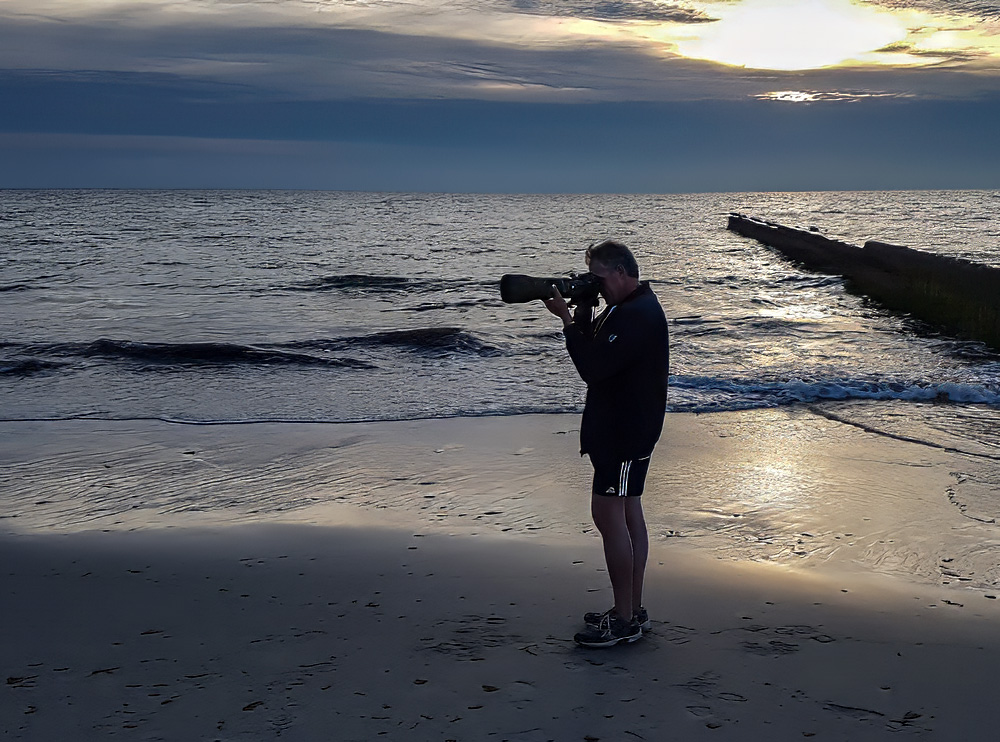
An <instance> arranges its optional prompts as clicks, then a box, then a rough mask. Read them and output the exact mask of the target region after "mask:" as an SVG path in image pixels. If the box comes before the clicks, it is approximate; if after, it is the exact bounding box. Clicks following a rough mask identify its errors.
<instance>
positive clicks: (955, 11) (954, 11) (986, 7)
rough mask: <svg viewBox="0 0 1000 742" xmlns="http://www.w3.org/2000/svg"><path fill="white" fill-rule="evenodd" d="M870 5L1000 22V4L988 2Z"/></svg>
mask: <svg viewBox="0 0 1000 742" xmlns="http://www.w3.org/2000/svg"><path fill="white" fill-rule="evenodd" d="M868 3H869V4H870V5H881V6H882V7H885V8H914V9H917V10H926V11H928V12H930V13H935V14H939V15H964V16H970V17H972V18H983V19H986V20H1000V3H996V2H987V0H868Z"/></svg>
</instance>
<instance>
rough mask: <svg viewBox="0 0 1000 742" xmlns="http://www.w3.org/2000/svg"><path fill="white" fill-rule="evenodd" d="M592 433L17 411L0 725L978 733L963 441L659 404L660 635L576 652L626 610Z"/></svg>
mask: <svg viewBox="0 0 1000 742" xmlns="http://www.w3.org/2000/svg"><path fill="white" fill-rule="evenodd" d="M577 425H578V418H577V417H576V416H572V415H551V416H548V415H541V416H525V417H519V418H490V419H488V420H483V419H477V420H470V419H468V418H465V419H454V418H452V419H441V420H428V421H416V422H414V421H410V422H406V423H376V424H361V425H360V426H359V424H345V425H323V426H316V425H289V424H277V425H271V426H253V427H252V428H251V427H246V426H242V427H237V426H228V427H225V426H224V427H215V426H213V427H210V428H205V427H198V428H191V427H189V426H183V427H178V426H171V425H167V424H163V423H149V422H146V423H142V424H136V423H109V422H96V421H87V422H81V421H77V422H72V423H68V422H67V423H37V424H27V423H25V424H17V425H12V424H0V433H2V434H4V435H5V441H9V444H8V445H6V446H5V448H4V450H3V451H2V452H0V469H2V471H4V473H5V478H4V481H3V482H0V507H2V511H0V516H2V517H0V563H3V564H4V565H5V566H4V567H3V568H0V590H2V591H3V594H4V595H5V596H7V602H6V603H5V608H6V611H5V621H4V628H5V630H4V631H3V632H0V658H2V660H0V662H2V670H3V671H4V672H5V676H4V677H5V678H6V679H7V681H6V685H5V686H4V687H0V712H2V715H3V718H4V719H6V720H9V721H7V722H5V731H6V732H7V734H8V736H9V737H10V738H11V739H22V740H33V739H53V738H72V739H83V740H86V739H98V738H104V737H106V736H107V735H108V734H111V733H123V734H130V735H133V736H135V735H139V736H141V737H142V738H143V739H219V740H237V739H264V738H271V737H275V736H278V735H279V734H280V736H282V737H283V738H286V739H292V740H313V739H316V738H322V737H327V736H330V735H331V734H334V735H336V737H337V738H338V739H343V740H369V739H373V738H376V737H378V736H386V737H388V738H390V739H393V738H396V739H414V738H427V739H469V740H471V739H497V740H501V739H510V740H525V741H527V742H533V741H534V740H549V739H554V740H563V739H586V738H591V739H593V738H598V739H627V738H631V737H633V736H634V737H636V738H640V739H659V738H662V736H663V734H664V733H666V730H670V733H671V734H675V735H676V736H677V737H678V738H680V739H702V738H706V739H707V738H709V737H711V738H712V739H732V740H747V739H764V738H768V739H799V738H802V737H816V738H819V739H838V740H839V739H852V740H880V739H884V738H885V736H886V734H888V733H889V732H895V733H907V734H915V735H917V736H923V737H931V738H938V736H942V737H947V738H955V739H967V740H973V741H977V740H984V741H985V740H988V739H990V740H991V739H993V737H994V736H995V729H993V726H992V725H993V719H992V703H993V702H992V696H993V695H994V694H993V691H992V687H993V683H992V678H993V675H994V672H995V667H996V665H997V662H998V661H1000V638H998V637H997V633H996V631H995V627H996V625H997V622H998V620H1000V600H998V599H997V596H998V595H1000V592H998V590H997V587H998V586H1000V581H998V580H997V579H995V578H994V577H993V576H992V574H993V573H991V572H990V571H989V570H988V569H987V568H985V567H982V566H981V565H983V564H986V562H987V560H989V559H991V558H993V567H996V564H995V562H996V561H997V560H996V559H995V556H996V555H997V554H998V553H1000V551H998V549H997V548H996V546H995V542H990V541H989V538H994V539H995V538H996V536H995V535H993V534H994V531H995V530H996V527H995V526H993V525H989V524H985V523H978V522H976V521H974V520H972V519H970V518H969V517H967V514H966V513H963V511H961V509H960V508H959V507H957V506H956V504H955V502H954V501H952V500H950V499H949V497H948V495H947V490H948V489H949V488H951V490H952V492H953V494H954V493H956V492H958V493H960V492H962V491H963V490H962V489H961V488H962V484H961V483H960V482H958V480H957V479H956V478H955V476H954V475H953V472H955V471H956V465H957V464H958V463H961V459H960V457H958V454H955V453H949V452H947V451H941V450H936V449H928V448H927V447H924V446H919V445H917V444H914V443H912V442H906V441H899V440H893V439H888V438H885V437H881V436H876V435H873V434H871V433H868V432H866V431H863V430H859V429H858V428H856V427H854V426H851V425H847V424H842V423H838V422H837V421H835V420H829V419H826V418H823V417H821V416H817V415H814V414H810V413H808V411H802V410H799V411H788V410H777V411H774V410H772V411H754V412H750V413H721V414H719V415H711V416H697V415H693V414H682V416H681V417H677V418H671V424H670V426H669V427H668V429H667V430H666V431H665V434H664V438H663V439H662V441H661V444H660V447H659V448H658V450H657V454H656V455H655V456H654V459H653V468H652V469H651V472H650V477H649V479H648V481H647V494H646V495H644V501H645V502H646V510H647V516H648V517H649V519H650V522H651V527H652V528H653V529H654V531H653V538H652V539H651V554H650V564H649V569H648V573H647V581H646V584H647V590H646V600H645V601H644V602H645V604H646V607H647V608H648V609H649V611H650V616H651V619H652V620H653V624H654V628H653V631H652V632H650V633H649V635H648V636H644V637H643V639H642V640H641V641H639V642H637V643H636V644H634V645H629V646H625V647H616V648H614V649H610V650H587V649H583V648H579V647H576V646H575V645H574V644H573V642H572V636H573V633H574V632H575V631H577V630H579V628H580V616H581V614H582V613H583V612H585V611H590V610H603V609H604V608H606V607H607V605H608V604H609V601H610V599H611V598H610V587H609V585H608V582H607V575H606V571H605V568H604V564H603V555H602V552H601V546H600V539H599V538H598V537H597V535H596V534H595V533H594V530H593V527H592V525H591V524H590V523H589V513H588V501H589V497H588V496H587V495H586V493H587V492H588V491H589V476H590V469H589V464H588V463H587V462H586V460H582V459H580V457H579V456H578V454H577V451H576V448H577V438H576V435H577ZM12 427H16V432H17V435H13V434H12V432H13V431H12V430H11V428H12ZM956 496H957V495H956ZM966 545H970V546H969V549H970V550H969V551H964V549H965V546H966ZM945 548H946V549H947V554H946V553H945V552H944V551H942V549H945ZM977 560H978V561H977Z"/></svg>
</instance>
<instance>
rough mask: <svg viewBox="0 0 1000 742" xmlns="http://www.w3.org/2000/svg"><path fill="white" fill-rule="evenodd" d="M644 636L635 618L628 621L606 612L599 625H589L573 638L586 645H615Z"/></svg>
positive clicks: (629, 642) (628, 642) (627, 642)
mask: <svg viewBox="0 0 1000 742" xmlns="http://www.w3.org/2000/svg"><path fill="white" fill-rule="evenodd" d="M641 638H642V627H640V626H639V622H638V621H636V620H635V619H634V618H633V619H632V620H631V621H626V620H625V619H623V618H619V617H618V614H616V613H612V612H610V611H609V612H608V613H605V614H604V617H603V618H602V619H601V621H600V623H599V624H598V625H597V626H588V627H587V628H586V629H585V630H584V631H581V632H580V633H579V634H577V635H576V636H574V637H573V640H574V641H575V642H576V643H577V644H579V645H581V646H584V647H613V646H614V645H615V644H619V643H621V642H624V643H625V644H631V643H632V642H634V641H637V640H638V639H641Z"/></svg>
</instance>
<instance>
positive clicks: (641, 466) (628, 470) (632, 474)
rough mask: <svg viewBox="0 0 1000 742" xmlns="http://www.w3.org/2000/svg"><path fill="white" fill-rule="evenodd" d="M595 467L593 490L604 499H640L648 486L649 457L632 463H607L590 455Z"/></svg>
mask: <svg viewBox="0 0 1000 742" xmlns="http://www.w3.org/2000/svg"><path fill="white" fill-rule="evenodd" d="M590 463H591V464H593V466H594V486H593V489H592V490H591V491H592V492H593V493H594V494H595V495H601V496H602V497H639V495H641V494H642V490H643V488H644V487H645V486H646V473H647V472H648V471H649V456H647V457H645V458H643V459H632V460H630V461H614V460H611V461H605V460H602V459H601V457H599V456H597V457H595V456H594V455H593V454H591V455H590Z"/></svg>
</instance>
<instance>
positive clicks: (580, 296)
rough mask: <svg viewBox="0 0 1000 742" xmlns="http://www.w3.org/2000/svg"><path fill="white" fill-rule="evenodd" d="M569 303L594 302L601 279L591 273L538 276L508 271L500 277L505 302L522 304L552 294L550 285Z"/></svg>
mask: <svg viewBox="0 0 1000 742" xmlns="http://www.w3.org/2000/svg"><path fill="white" fill-rule="evenodd" d="M553 286H555V287H556V290H557V291H558V292H559V293H560V294H561V295H562V297H563V298H564V299H566V300H567V301H569V302H570V303H571V304H596V303H597V297H598V295H599V294H600V291H601V279H600V278H598V277H597V276H595V275H594V274H593V273H584V274H583V275H582V276H573V277H570V278H566V277H561V278H539V277H537V276H524V275H520V274H516V273H508V274H506V275H504V276H502V277H501V278H500V298H501V299H502V300H503V301H504V302H505V303H507V304H523V303H525V302H529V301H535V300H537V299H548V298H549V297H550V296H552V287H553Z"/></svg>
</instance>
